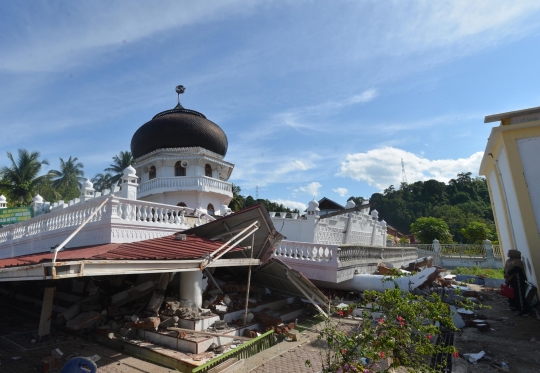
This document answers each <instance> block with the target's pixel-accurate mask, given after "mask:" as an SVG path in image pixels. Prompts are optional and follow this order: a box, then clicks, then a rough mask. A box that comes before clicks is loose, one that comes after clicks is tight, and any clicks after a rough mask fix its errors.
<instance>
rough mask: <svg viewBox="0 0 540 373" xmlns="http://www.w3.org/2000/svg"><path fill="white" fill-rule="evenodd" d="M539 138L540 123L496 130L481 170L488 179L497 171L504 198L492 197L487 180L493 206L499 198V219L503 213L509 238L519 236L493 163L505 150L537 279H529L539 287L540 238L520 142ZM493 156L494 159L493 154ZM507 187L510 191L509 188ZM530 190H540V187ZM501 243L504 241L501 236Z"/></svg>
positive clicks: (539, 154) (511, 240) (516, 125)
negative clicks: (514, 235) (492, 172)
mask: <svg viewBox="0 0 540 373" xmlns="http://www.w3.org/2000/svg"><path fill="white" fill-rule="evenodd" d="M538 136H540V121H534V122H528V123H520V124H512V125H508V126H501V127H496V128H494V129H493V131H492V134H491V138H490V141H489V143H488V147H487V148H486V153H485V154H484V160H483V162H482V167H481V170H480V174H481V175H486V176H487V175H489V174H490V172H491V171H492V170H495V173H496V176H497V183H498V186H499V188H498V189H499V190H500V192H501V195H500V196H494V195H492V188H491V186H490V185H489V184H490V182H489V180H488V186H489V190H490V197H491V200H492V205H493V200H494V199H496V198H500V199H501V201H502V204H503V206H504V209H503V211H495V209H494V214H499V215H497V216H498V217H499V218H500V217H501V216H500V214H503V217H504V221H505V223H506V225H507V228H508V232H509V234H510V235H513V234H516V235H517V234H520V233H519V232H515V230H514V229H512V226H511V223H510V219H509V217H508V206H507V205H506V203H507V200H506V198H505V196H504V195H502V194H503V187H502V184H501V180H500V175H499V173H498V170H497V167H496V164H495V162H494V159H497V158H498V156H499V155H500V154H501V150H502V149H504V152H505V153H506V158H507V161H508V165H509V169H510V176H511V180H512V182H513V187H514V189H515V197H516V199H517V203H518V207H519V213H520V217H521V221H522V224H523V228H524V232H525V238H526V242H527V246H528V248H527V251H529V255H530V260H531V266H532V272H533V274H534V276H535V277H536V278H534V279H532V278H531V279H530V280H531V281H532V282H534V283H535V284H538V280H539V279H540V235H539V234H538V225H537V224H536V219H535V215H534V211H533V207H532V203H531V200H530V196H529V191H528V186H527V183H526V181H525V176H524V170H523V166H522V163H521V158H520V155H519V149H518V144H517V140H519V139H524V138H531V137H538ZM490 153H491V154H492V155H493V156H492V155H490ZM538 161H539V162H540V149H539V150H538ZM506 187H507V189H508V186H506ZM529 187H534V188H540V185H535V186H529ZM496 224H497V230H498V231H499V232H500V227H499V225H498V223H497V220H496ZM499 241H500V242H501V238H500V237H499ZM510 242H511V244H512V246H514V243H515V240H514V239H512V237H510ZM512 248H514V247H510V248H508V247H503V250H504V251H505V252H507V251H508V250H509V249H512ZM517 249H518V250H519V249H522V250H523V249H524V248H519V247H517Z"/></svg>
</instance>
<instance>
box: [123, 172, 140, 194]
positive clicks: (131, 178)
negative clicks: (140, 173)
mask: <svg viewBox="0 0 540 373" xmlns="http://www.w3.org/2000/svg"><path fill="white" fill-rule="evenodd" d="M120 185H121V186H122V189H121V191H120V197H122V198H127V199H133V200H135V199H137V187H138V184H137V174H136V171H135V169H134V168H133V167H131V166H128V167H127V168H126V169H125V170H124V174H123V175H122V184H120Z"/></svg>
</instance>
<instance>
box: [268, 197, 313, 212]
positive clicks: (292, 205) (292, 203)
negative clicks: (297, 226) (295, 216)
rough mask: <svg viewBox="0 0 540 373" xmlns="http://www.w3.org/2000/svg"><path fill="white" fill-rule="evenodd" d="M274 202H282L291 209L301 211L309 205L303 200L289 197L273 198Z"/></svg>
mask: <svg viewBox="0 0 540 373" xmlns="http://www.w3.org/2000/svg"><path fill="white" fill-rule="evenodd" d="M272 202H275V203H279V204H282V205H284V206H286V207H288V208H290V209H293V210H294V209H298V210H299V211H300V213H302V212H303V211H305V210H306V208H307V205H306V204H305V203H302V202H297V201H291V200H289V199H273V200H272Z"/></svg>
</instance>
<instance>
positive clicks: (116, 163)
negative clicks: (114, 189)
mask: <svg viewBox="0 0 540 373" xmlns="http://www.w3.org/2000/svg"><path fill="white" fill-rule="evenodd" d="M133 163H135V160H134V159H133V155H132V154H131V152H128V151H125V152H124V151H121V152H120V153H119V154H118V155H115V156H114V157H113V163H111V164H110V165H109V166H110V167H107V168H106V169H105V170H104V171H111V172H113V173H114V175H113V176H112V184H111V185H114V184H117V183H118V182H119V181H120V179H121V178H122V174H123V172H124V170H125V169H126V168H127V167H128V166H133Z"/></svg>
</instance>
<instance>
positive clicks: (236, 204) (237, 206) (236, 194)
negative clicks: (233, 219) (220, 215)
mask: <svg viewBox="0 0 540 373" xmlns="http://www.w3.org/2000/svg"><path fill="white" fill-rule="evenodd" d="M241 191H242V189H241V188H240V187H239V186H238V185H235V184H233V185H232V192H233V198H232V199H231V202H229V207H230V208H231V210H233V211H238V210H241V209H243V208H244V202H245V198H244V197H243V196H241V195H240V192H241Z"/></svg>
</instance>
